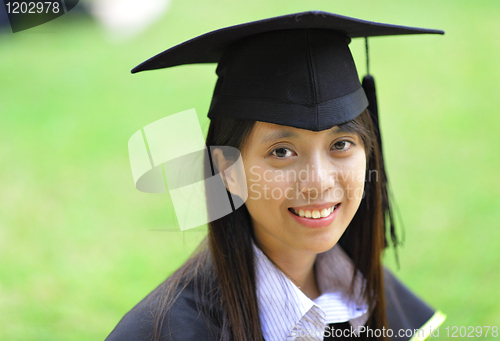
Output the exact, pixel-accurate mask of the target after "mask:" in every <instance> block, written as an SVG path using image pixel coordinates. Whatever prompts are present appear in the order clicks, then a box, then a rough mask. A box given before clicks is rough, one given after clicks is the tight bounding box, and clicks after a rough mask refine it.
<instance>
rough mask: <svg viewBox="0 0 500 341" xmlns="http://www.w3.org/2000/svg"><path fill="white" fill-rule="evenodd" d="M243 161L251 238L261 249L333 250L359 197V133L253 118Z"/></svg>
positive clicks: (362, 154)
mask: <svg viewBox="0 0 500 341" xmlns="http://www.w3.org/2000/svg"><path fill="white" fill-rule="evenodd" d="M242 160H243V165H244V169H245V175H246V185H247V190H248V199H247V201H246V203H245V204H246V206H247V208H248V211H249V212H250V215H251V218H252V223H253V226H254V232H255V236H256V238H257V240H258V242H259V244H260V246H261V248H262V249H263V250H264V251H267V252H268V254H269V253H274V254H276V253H279V254H283V253H284V254H287V253H289V252H294V251H298V252H305V253H311V254H318V253H321V252H325V251H327V250H329V249H330V248H332V247H333V246H334V245H335V244H336V243H337V241H338V240H339V239H340V237H341V236H342V234H343V233H344V231H345V229H346V228H347V226H348V225H349V223H350V221H351V220H352V218H353V217H354V214H355V213H356V211H357V209H358V207H359V204H360V202H361V199H362V197H363V188H364V179H365V171H366V154H365V150H364V146H363V143H362V140H361V137H360V136H359V135H358V134H357V133H355V132H346V131H341V129H340V128H339V127H337V126H336V127H333V128H331V129H328V130H324V131H319V132H314V131H310V130H304V129H298V128H292V127H287V126H281V125H277V124H272V123H264V122H256V124H255V126H254V128H253V129H252V131H251V133H250V136H249V138H248V140H247V141H246V143H245V146H244V147H243V149H242Z"/></svg>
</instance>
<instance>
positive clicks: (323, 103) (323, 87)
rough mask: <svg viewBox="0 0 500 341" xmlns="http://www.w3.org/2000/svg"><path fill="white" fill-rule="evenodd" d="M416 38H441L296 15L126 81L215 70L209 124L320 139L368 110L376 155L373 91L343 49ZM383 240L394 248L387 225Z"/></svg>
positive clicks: (188, 50)
mask: <svg viewBox="0 0 500 341" xmlns="http://www.w3.org/2000/svg"><path fill="white" fill-rule="evenodd" d="M424 33H427V34H444V32H443V31H440V30H432V29H425V28H417V27H407V26H399V25H390V24H383V23H377V22H371V21H365V20H360V19H355V18H350V17H346V16H341V15H337V14H333V13H328V12H322V11H309V12H301V13H295V14H289V15H283V16H279V17H273V18H269V19H264V20H258V21H253V22H249V23H244V24H241V25H236V26H230V27H226V28H222V29H219V30H215V31H212V32H208V33H206V34H203V35H201V36H198V37H196V38H194V39H191V40H188V41H186V42H183V43H181V44H179V45H177V46H174V47H172V48H170V49H168V50H166V51H164V52H161V53H159V54H157V55H156V56H154V57H152V58H150V59H148V60H147V61H145V62H143V63H141V64H140V65H138V66H137V67H135V68H134V69H133V70H132V73H136V72H140V71H145V70H154V69H162V68H168V67H173V66H177V65H183V64H195V63H218V66H217V70H216V73H217V75H218V80H217V83H216V86H215V90H214V95H213V98H212V103H211V105H210V109H209V112H208V117H209V118H215V117H227V118H233V119H250V120H256V121H262V122H269V123H275V124H280V125H285V126H291V127H295V128H301V129H308V130H313V131H321V130H325V129H329V128H331V127H333V126H336V125H339V124H342V123H345V122H348V121H351V120H353V119H355V118H356V117H357V116H358V115H360V114H361V113H362V112H363V111H364V110H365V109H366V108H368V109H369V111H370V114H371V117H372V120H373V123H374V126H375V130H376V135H377V140H378V142H379V148H380V155H382V153H381V152H382V142H381V139H380V133H379V124H378V110H377V100H376V92H375V83H374V80H373V77H371V76H370V75H369V74H368V75H367V76H365V77H364V79H363V85H361V83H360V81H359V78H358V74H357V71H356V67H355V65H354V60H353V58H352V55H351V52H350V50H349V47H348V44H349V43H350V41H351V39H352V38H358V37H364V38H365V39H367V38H368V37H374V36H390V35H406V34H424ZM366 43H367V61H368V40H366ZM367 68H368V67H367ZM381 178H382V181H383V188H385V190H384V191H385V193H384V194H385V197H384V199H383V201H384V202H383V206H384V212H386V213H389V215H390V207H389V200H388V196H387V192H386V191H387V190H386V186H385V182H386V176H385V171H384V168H383V162H382V174H381ZM390 216H391V215H390ZM391 235H392V237H393V241H395V233H394V226H393V223H392V218H391Z"/></svg>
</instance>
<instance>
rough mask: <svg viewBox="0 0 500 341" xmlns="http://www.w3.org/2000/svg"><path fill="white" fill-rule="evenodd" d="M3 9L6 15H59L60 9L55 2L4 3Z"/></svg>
mask: <svg viewBox="0 0 500 341" xmlns="http://www.w3.org/2000/svg"><path fill="white" fill-rule="evenodd" d="M5 7H6V9H7V13H9V14H10V13H22V14H30V13H32V14H41V13H59V12H60V11H61V8H60V6H59V2H57V1H43V2H42V1H40V2H33V1H31V2H27V1H15V2H10V1H9V2H6V3H5Z"/></svg>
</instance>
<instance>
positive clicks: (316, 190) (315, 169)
mask: <svg viewBox="0 0 500 341" xmlns="http://www.w3.org/2000/svg"><path fill="white" fill-rule="evenodd" d="M335 179H336V171H335V167H334V165H333V164H332V163H331V162H330V160H329V159H328V158H327V157H324V156H322V155H313V156H311V157H310V158H308V160H307V162H306V163H305V165H304V166H303V167H302V169H301V170H300V171H299V176H298V181H299V191H300V192H301V193H304V194H305V195H309V196H310V197H311V198H313V199H314V197H319V196H320V195H321V194H322V193H323V192H325V191H327V190H329V189H330V188H333V187H334V186H335Z"/></svg>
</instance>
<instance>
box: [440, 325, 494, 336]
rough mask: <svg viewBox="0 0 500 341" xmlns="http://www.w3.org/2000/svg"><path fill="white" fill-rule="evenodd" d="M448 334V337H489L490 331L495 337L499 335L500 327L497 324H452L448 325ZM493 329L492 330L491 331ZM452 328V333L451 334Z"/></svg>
mask: <svg viewBox="0 0 500 341" xmlns="http://www.w3.org/2000/svg"><path fill="white" fill-rule="evenodd" d="M445 329H446V334H447V335H446V336H447V337H482V336H484V337H487V336H488V333H490V335H491V336H493V337H498V327H497V326H493V327H491V326H477V327H473V326H468V327H465V326H461V327H457V326H451V327H446V328H445ZM490 329H491V331H490ZM450 330H451V334H450Z"/></svg>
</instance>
